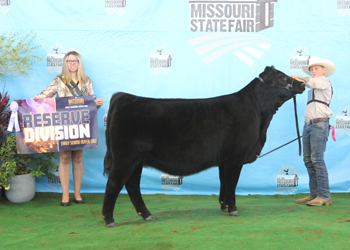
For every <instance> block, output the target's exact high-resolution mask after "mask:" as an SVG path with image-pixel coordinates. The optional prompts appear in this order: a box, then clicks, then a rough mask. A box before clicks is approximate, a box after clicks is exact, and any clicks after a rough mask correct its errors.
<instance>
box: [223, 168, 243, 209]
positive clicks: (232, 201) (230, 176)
mask: <svg viewBox="0 0 350 250" xmlns="http://www.w3.org/2000/svg"><path fill="white" fill-rule="evenodd" d="M241 170H242V165H239V166H237V165H229V166H225V177H224V178H225V204H226V205H227V208H228V213H229V214H230V215H231V216H239V213H238V211H237V206H236V187H237V183H238V179H239V176H240V174H241Z"/></svg>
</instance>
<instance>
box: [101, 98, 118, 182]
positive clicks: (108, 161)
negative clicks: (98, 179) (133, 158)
mask: <svg viewBox="0 0 350 250" xmlns="http://www.w3.org/2000/svg"><path fill="white" fill-rule="evenodd" d="M116 99H117V98H116V96H115V95H113V96H112V98H111V101H110V103H109V109H108V115H107V126H106V146H107V152H106V155H105V159H104V163H103V165H104V171H103V175H104V176H108V175H109V172H110V171H111V168H112V165H113V157H112V153H111V144H110V141H111V138H110V133H109V130H110V126H111V118H112V113H113V109H114V108H116V104H115V103H116Z"/></svg>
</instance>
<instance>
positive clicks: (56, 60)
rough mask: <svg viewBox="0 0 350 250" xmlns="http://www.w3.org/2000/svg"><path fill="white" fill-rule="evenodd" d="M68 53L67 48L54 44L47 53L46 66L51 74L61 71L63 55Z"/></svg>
mask: <svg viewBox="0 0 350 250" xmlns="http://www.w3.org/2000/svg"><path fill="white" fill-rule="evenodd" d="M65 54H66V49H65V48H64V47H63V46H62V45H60V44H55V45H52V46H51V47H50V48H49V49H48V51H47V55H46V66H47V70H48V71H49V72H50V74H52V73H55V72H58V73H61V71H62V65H63V57H64V55H65Z"/></svg>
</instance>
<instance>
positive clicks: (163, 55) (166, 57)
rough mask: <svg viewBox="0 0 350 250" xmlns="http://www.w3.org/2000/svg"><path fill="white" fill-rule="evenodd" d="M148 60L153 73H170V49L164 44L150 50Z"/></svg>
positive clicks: (165, 74)
mask: <svg viewBox="0 0 350 250" xmlns="http://www.w3.org/2000/svg"><path fill="white" fill-rule="evenodd" d="M149 60H150V67H151V69H150V71H151V73H152V74H153V75H157V74H159V73H161V74H163V75H164V76H167V75H168V74H169V73H170V69H169V67H171V61H172V60H173V59H172V57H171V55H170V51H169V50H168V49H167V48H166V47H165V46H158V47H156V48H154V49H153V50H152V53H151V56H150V57H149Z"/></svg>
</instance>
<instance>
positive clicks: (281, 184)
mask: <svg viewBox="0 0 350 250" xmlns="http://www.w3.org/2000/svg"><path fill="white" fill-rule="evenodd" d="M298 181H299V178H298V175H297V171H296V170H295V168H293V167H292V166H288V165H286V166H283V167H281V168H280V169H279V171H278V174H277V177H276V182H277V190H278V191H279V192H280V193H284V192H288V193H290V194H293V193H295V192H296V191H297V189H296V187H297V186H298Z"/></svg>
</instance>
